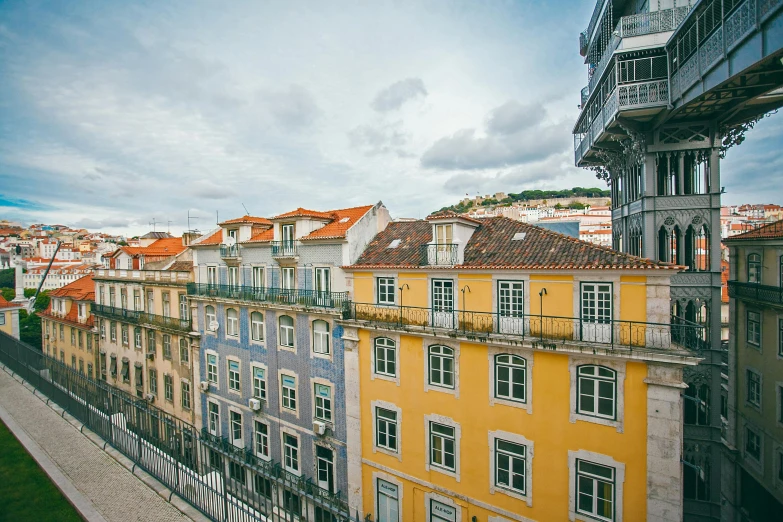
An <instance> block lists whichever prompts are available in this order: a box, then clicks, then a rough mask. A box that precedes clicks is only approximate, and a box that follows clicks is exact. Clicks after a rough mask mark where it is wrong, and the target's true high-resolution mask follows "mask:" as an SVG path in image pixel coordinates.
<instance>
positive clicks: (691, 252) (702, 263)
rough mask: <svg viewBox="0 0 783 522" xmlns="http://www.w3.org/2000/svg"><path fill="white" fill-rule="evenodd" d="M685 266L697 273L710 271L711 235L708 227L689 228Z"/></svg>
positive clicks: (686, 234)
mask: <svg viewBox="0 0 783 522" xmlns="http://www.w3.org/2000/svg"><path fill="white" fill-rule="evenodd" d="M685 266H687V267H688V269H689V270H692V271H695V272H706V271H709V269H710V233H709V231H708V230H707V226H706V225H702V226H700V227H698V228H694V227H693V225H691V226H689V227H688V230H687V231H686V232H685Z"/></svg>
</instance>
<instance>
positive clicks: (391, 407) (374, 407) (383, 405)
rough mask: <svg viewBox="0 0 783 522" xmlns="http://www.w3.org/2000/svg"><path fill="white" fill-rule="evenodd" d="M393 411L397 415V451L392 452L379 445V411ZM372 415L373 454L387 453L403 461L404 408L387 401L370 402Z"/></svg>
mask: <svg viewBox="0 0 783 522" xmlns="http://www.w3.org/2000/svg"><path fill="white" fill-rule="evenodd" d="M379 408H380V409H383V410H388V411H392V412H394V413H395V414H396V415H397V420H396V421H395V423H396V434H395V436H396V439H397V449H396V450H392V449H390V448H388V447H387V446H379V445H378V409H379ZM370 415H371V418H372V452H373V453H385V454H386V455H391V456H392V457H395V458H396V459H397V460H399V461H402V408H400V407H398V406H397V405H396V404H394V403H391V402H386V401H372V402H370Z"/></svg>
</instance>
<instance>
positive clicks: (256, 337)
mask: <svg viewBox="0 0 783 522" xmlns="http://www.w3.org/2000/svg"><path fill="white" fill-rule="evenodd" d="M255 314H258V315H260V316H261V320H260V321H257V320H256V318H255V317H254V315H255ZM264 333H265V332H264V313H263V312H261V311H259V310H251V311H250V342H252V343H263V342H264V338H265V335H264Z"/></svg>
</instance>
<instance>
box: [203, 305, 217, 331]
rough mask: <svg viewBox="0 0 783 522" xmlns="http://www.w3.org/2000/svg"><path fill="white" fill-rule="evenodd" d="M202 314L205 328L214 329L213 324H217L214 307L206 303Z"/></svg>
mask: <svg viewBox="0 0 783 522" xmlns="http://www.w3.org/2000/svg"><path fill="white" fill-rule="evenodd" d="M204 315H205V316H206V321H205V323H206V324H205V325H204V326H206V327H207V330H210V331H214V329H215V328H213V327H214V325H215V324H217V314H216V313H215V307H214V306H212V305H207V306H206V308H205V309H204Z"/></svg>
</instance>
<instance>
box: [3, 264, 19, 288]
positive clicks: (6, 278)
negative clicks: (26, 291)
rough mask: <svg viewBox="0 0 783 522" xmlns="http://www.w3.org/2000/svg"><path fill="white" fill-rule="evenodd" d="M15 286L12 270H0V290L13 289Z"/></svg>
mask: <svg viewBox="0 0 783 522" xmlns="http://www.w3.org/2000/svg"><path fill="white" fill-rule="evenodd" d="M15 285H16V281H15V280H14V269H13V268H7V269H5V270H0V288H14V286H15Z"/></svg>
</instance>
